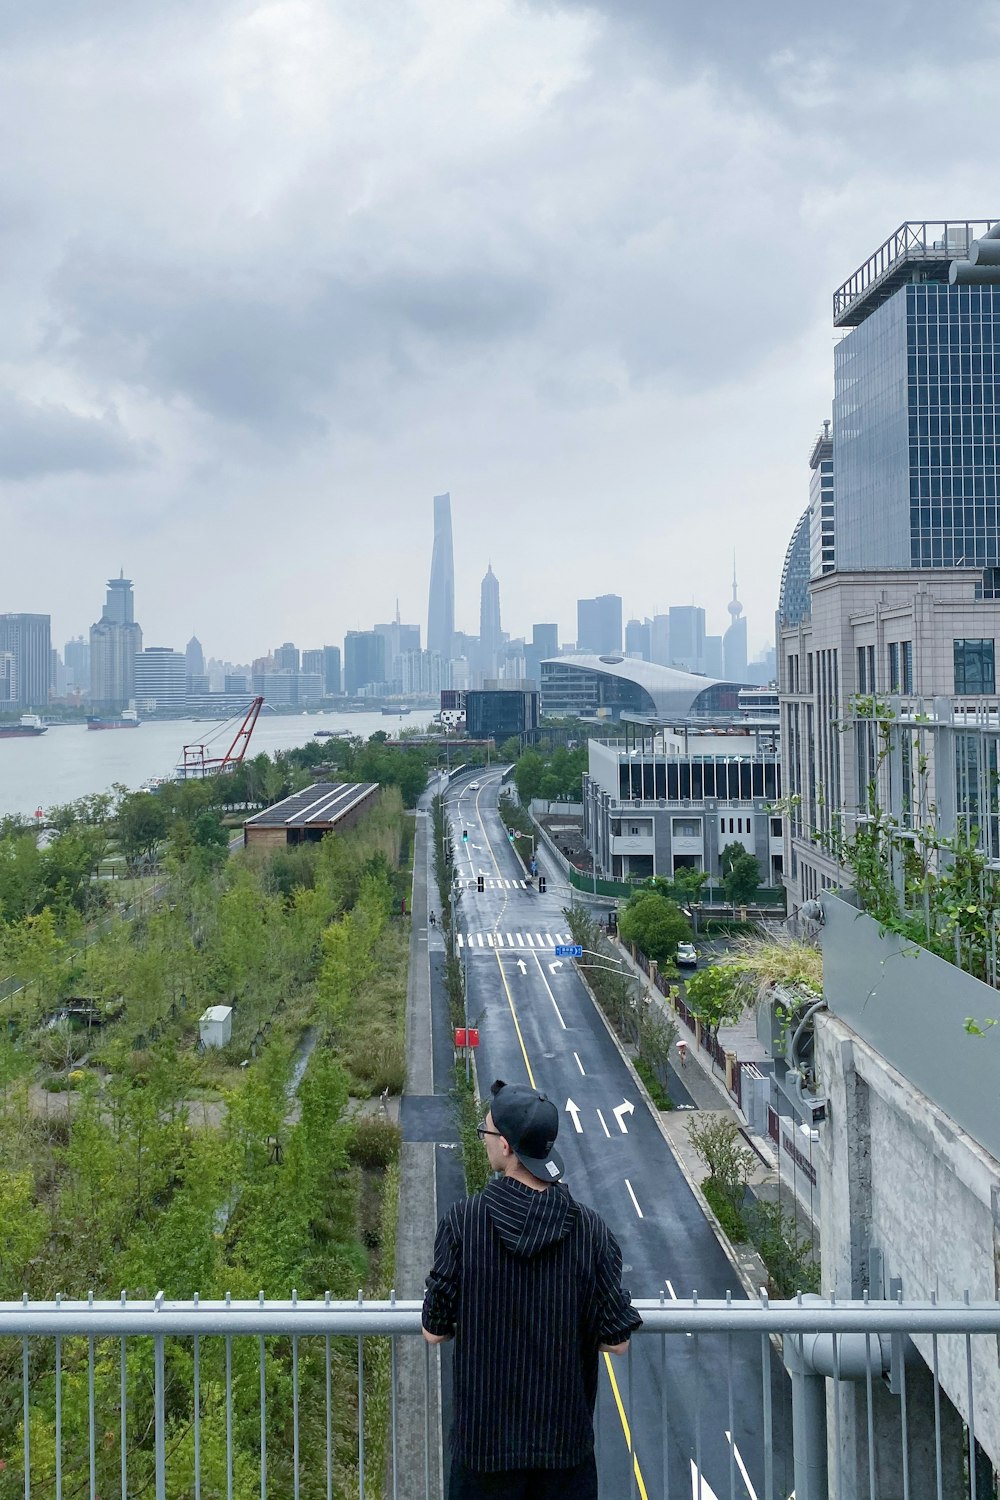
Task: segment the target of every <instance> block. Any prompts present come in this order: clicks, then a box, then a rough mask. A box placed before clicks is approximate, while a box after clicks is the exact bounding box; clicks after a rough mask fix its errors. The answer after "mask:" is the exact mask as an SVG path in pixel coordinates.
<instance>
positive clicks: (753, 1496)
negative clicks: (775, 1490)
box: [726, 1432, 757, 1500]
mask: <svg viewBox="0 0 1000 1500" xmlns="http://www.w3.org/2000/svg"><path fill="white" fill-rule="evenodd" d="M726 1442H727V1443H732V1445H733V1453H734V1455H735V1458H736V1467H737V1468H738V1469H739V1471H740V1473H741V1474H742V1475H743V1483H744V1484H745V1485H746V1487H747V1494H748V1495H749V1496H750V1500H757V1491H756V1490H755V1489H754V1487H753V1485H752V1484H751V1483H750V1475H749V1474H748V1473H747V1466H746V1464H745V1463H744V1462H743V1456H742V1454H741V1453H740V1450H739V1449H738V1448H737V1446H736V1444H735V1443H733V1436H732V1433H730V1432H727V1433H726Z"/></svg>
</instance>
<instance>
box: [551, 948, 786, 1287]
mask: <svg viewBox="0 0 1000 1500" xmlns="http://www.w3.org/2000/svg"><path fill="white" fill-rule="evenodd" d="M576 971H577V973H578V974H579V976H580V978H581V979H582V980H583V987H584V989H585V990H586V991H587V994H588V995H589V996H590V999H591V1003H592V1005H593V1007H594V1009H595V1010H596V1012H597V1014H598V1015H599V1016H600V1018H601V1020H602V1021H603V1023H604V1029H605V1031H606V1032H607V1033H608V1036H609V1037H610V1038H611V1040H612V1042H613V1043H614V1046H615V1047H616V1049H617V1051H618V1055H619V1056H620V1057H621V1059H622V1061H623V1062H624V1064H625V1066H626V1067H627V1068H628V1070H629V1072H630V1073H631V1075H632V1081H633V1083H634V1084H635V1086H636V1088H637V1089H638V1091H639V1093H640V1095H641V1096H642V1101H643V1103H644V1104H645V1106H646V1108H647V1109H648V1110H649V1113H650V1114H651V1115H652V1117H653V1120H654V1121H655V1123H656V1128H657V1129H658V1130H659V1132H660V1135H661V1136H662V1137H663V1140H664V1142H665V1143H666V1147H667V1150H668V1151H669V1152H670V1154H671V1156H672V1157H673V1159H674V1161H675V1162H676V1163H677V1165H678V1167H680V1170H681V1175H682V1176H683V1178H684V1181H685V1182H686V1183H687V1185H688V1187H689V1188H690V1189H691V1191H692V1193H694V1196H695V1200H696V1202H697V1204H698V1207H699V1208H700V1209H701V1211H702V1213H703V1214H704V1216H705V1218H706V1219H707V1220H708V1225H709V1228H710V1229H711V1230H712V1233H713V1234H714V1235H715V1238H716V1239H717V1240H718V1242H719V1246H720V1248H721V1250H722V1253H723V1254H724V1255H725V1257H726V1259H727V1260H728V1262H729V1264H730V1265H731V1266H732V1268H733V1271H734V1272H735V1274H736V1275H737V1276H738V1277H739V1281H740V1285H741V1286H742V1288H743V1290H744V1291H745V1292H746V1294H747V1296H748V1297H749V1298H750V1299H751V1300H752V1301H754V1302H756V1301H757V1300H758V1298H759V1297H760V1289H761V1275H762V1274H763V1275H764V1277H765V1279H766V1271H763V1270H762V1271H757V1272H756V1275H757V1279H756V1282H755V1280H754V1274H752V1270H751V1267H752V1266H753V1269H754V1270H755V1271H756V1266H757V1264H760V1263H759V1262H758V1258H757V1255H756V1253H753V1261H752V1262H751V1263H748V1264H747V1265H746V1266H744V1265H743V1264H742V1263H741V1260H740V1256H739V1252H738V1251H737V1249H736V1246H735V1245H734V1244H733V1242H732V1240H731V1239H730V1238H729V1236H728V1234H727V1233H726V1231H725V1230H724V1229H723V1227H722V1225H721V1224H720V1223H719V1220H718V1219H717V1218H716V1216H715V1213H714V1211H713V1209H712V1205H711V1204H710V1203H709V1201H708V1199H707V1198H706V1197H705V1194H704V1193H703V1192H702V1190H701V1188H700V1186H699V1185H698V1183H697V1182H696V1180H695V1179H694V1177H693V1176H692V1175H691V1172H690V1169H689V1168H688V1165H687V1163H686V1162H685V1161H684V1159H683V1157H682V1156H681V1155H680V1153H679V1152H678V1150H677V1148H676V1147H675V1145H674V1143H673V1141H672V1140H671V1139H670V1136H669V1134H668V1133H667V1131H666V1130H665V1128H664V1125H663V1120H662V1117H661V1114H660V1111H659V1110H658V1109H657V1107H656V1105H655V1103H654V1102H653V1099H652V1097H651V1095H650V1093H649V1090H648V1089H647V1087H646V1085H645V1084H644V1083H643V1081H642V1079H641V1078H640V1077H639V1075H638V1073H637V1072H636V1070H635V1068H634V1066H633V1064H632V1059H631V1058H630V1057H629V1055H628V1053H627V1052H626V1051H625V1048H624V1047H623V1046H622V1043H621V1038H620V1037H619V1035H618V1033H617V1032H616V1031H615V1029H614V1027H613V1026H612V1024H611V1022H610V1021H609V1020H608V1018H607V1016H606V1015H605V1014H604V1009H603V1007H602V1006H601V1004H600V1001H599V1000H598V998H597V996H596V995H595V994H594V991H593V990H592V989H591V987H590V984H589V982H588V980H587V976H586V975H585V974H584V973H583V971H582V970H581V969H580V967H579V965H577V966H576Z"/></svg>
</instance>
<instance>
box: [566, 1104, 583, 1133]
mask: <svg viewBox="0 0 1000 1500" xmlns="http://www.w3.org/2000/svg"><path fill="white" fill-rule="evenodd" d="M566 1113H567V1114H568V1115H569V1116H570V1117H571V1118H572V1121H573V1125H574V1127H575V1129H576V1133H577V1135H583V1126H582V1125H581V1124H580V1106H579V1104H574V1103H573V1101H572V1099H567V1100H566Z"/></svg>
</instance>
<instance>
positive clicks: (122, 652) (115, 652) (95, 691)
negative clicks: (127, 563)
mask: <svg viewBox="0 0 1000 1500" xmlns="http://www.w3.org/2000/svg"><path fill="white" fill-rule="evenodd" d="M141 650H142V631H141V629H140V628H139V626H138V625H137V624H136V622H135V602H134V596H133V593H132V580H131V578H126V577H125V574H124V572H121V573H119V575H118V577H117V578H109V579H108V592H107V597H106V599H105V601H104V613H103V614H102V615H101V618H100V619H99V620H98V621H97V624H96V625H91V627H90V700H91V705H92V707H94V708H100V709H110V710H112V711H113V712H117V711H118V710H120V709H123V708H127V707H128V705H129V703H130V702H131V701H132V699H133V698H134V697H135V659H136V657H137V656H138V654H139V652H140V651H141Z"/></svg>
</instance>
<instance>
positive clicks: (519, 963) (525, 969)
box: [517, 958, 528, 974]
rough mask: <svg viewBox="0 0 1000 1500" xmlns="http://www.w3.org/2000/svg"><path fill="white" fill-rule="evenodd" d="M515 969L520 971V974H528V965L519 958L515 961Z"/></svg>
mask: <svg viewBox="0 0 1000 1500" xmlns="http://www.w3.org/2000/svg"><path fill="white" fill-rule="evenodd" d="M517 967H518V968H519V969H520V971H521V973H522V974H527V972H528V965H527V964H526V963H525V961H524V959H523V958H519V959H518V961H517Z"/></svg>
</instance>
